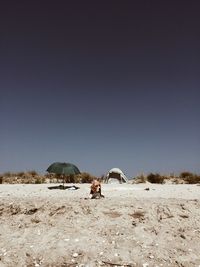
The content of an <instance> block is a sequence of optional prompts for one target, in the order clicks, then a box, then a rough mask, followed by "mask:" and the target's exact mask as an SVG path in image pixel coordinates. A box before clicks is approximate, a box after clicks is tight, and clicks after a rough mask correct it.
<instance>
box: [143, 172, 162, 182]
mask: <svg viewBox="0 0 200 267" xmlns="http://www.w3.org/2000/svg"><path fill="white" fill-rule="evenodd" d="M164 180H165V177H164V176H161V175H160V174H159V173H155V174H154V173H150V174H149V175H147V181H148V182H150V183H152V184H163V183H164Z"/></svg>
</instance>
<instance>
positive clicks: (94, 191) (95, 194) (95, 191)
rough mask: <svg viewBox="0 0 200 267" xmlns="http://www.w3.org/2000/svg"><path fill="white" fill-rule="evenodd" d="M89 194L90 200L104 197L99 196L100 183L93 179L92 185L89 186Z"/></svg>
mask: <svg viewBox="0 0 200 267" xmlns="http://www.w3.org/2000/svg"><path fill="white" fill-rule="evenodd" d="M90 194H91V195H92V197H91V198H92V199H94V198H101V197H104V196H103V195H102V194H101V183H100V181H99V180H97V179H95V180H93V181H92V184H91V186H90Z"/></svg>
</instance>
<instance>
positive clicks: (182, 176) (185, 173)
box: [179, 172, 194, 178]
mask: <svg viewBox="0 0 200 267" xmlns="http://www.w3.org/2000/svg"><path fill="white" fill-rule="evenodd" d="M193 176H194V174H193V173H191V172H181V173H180V175H179V177H180V178H188V177H193Z"/></svg>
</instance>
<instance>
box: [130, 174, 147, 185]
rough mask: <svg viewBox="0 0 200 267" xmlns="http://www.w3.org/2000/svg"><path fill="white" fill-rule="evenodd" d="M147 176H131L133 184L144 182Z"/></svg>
mask: <svg viewBox="0 0 200 267" xmlns="http://www.w3.org/2000/svg"><path fill="white" fill-rule="evenodd" d="M146 181H147V177H146V176H144V174H141V175H138V176H136V178H133V184H140V183H146Z"/></svg>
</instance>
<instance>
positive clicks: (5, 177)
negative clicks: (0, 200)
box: [0, 170, 98, 184]
mask: <svg viewBox="0 0 200 267" xmlns="http://www.w3.org/2000/svg"><path fill="white" fill-rule="evenodd" d="M97 178H98V177H96V176H94V175H91V174H90V173H86V172H83V173H81V174H78V175H70V176H66V177H64V180H65V183H91V182H92V180H93V179H97ZM61 182H63V177H61V176H60V175H56V174H50V173H47V174H45V175H40V174H38V173H37V172H36V171H34V170H31V171H27V172H16V173H11V172H5V173H3V174H0V184H43V183H61Z"/></svg>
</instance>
